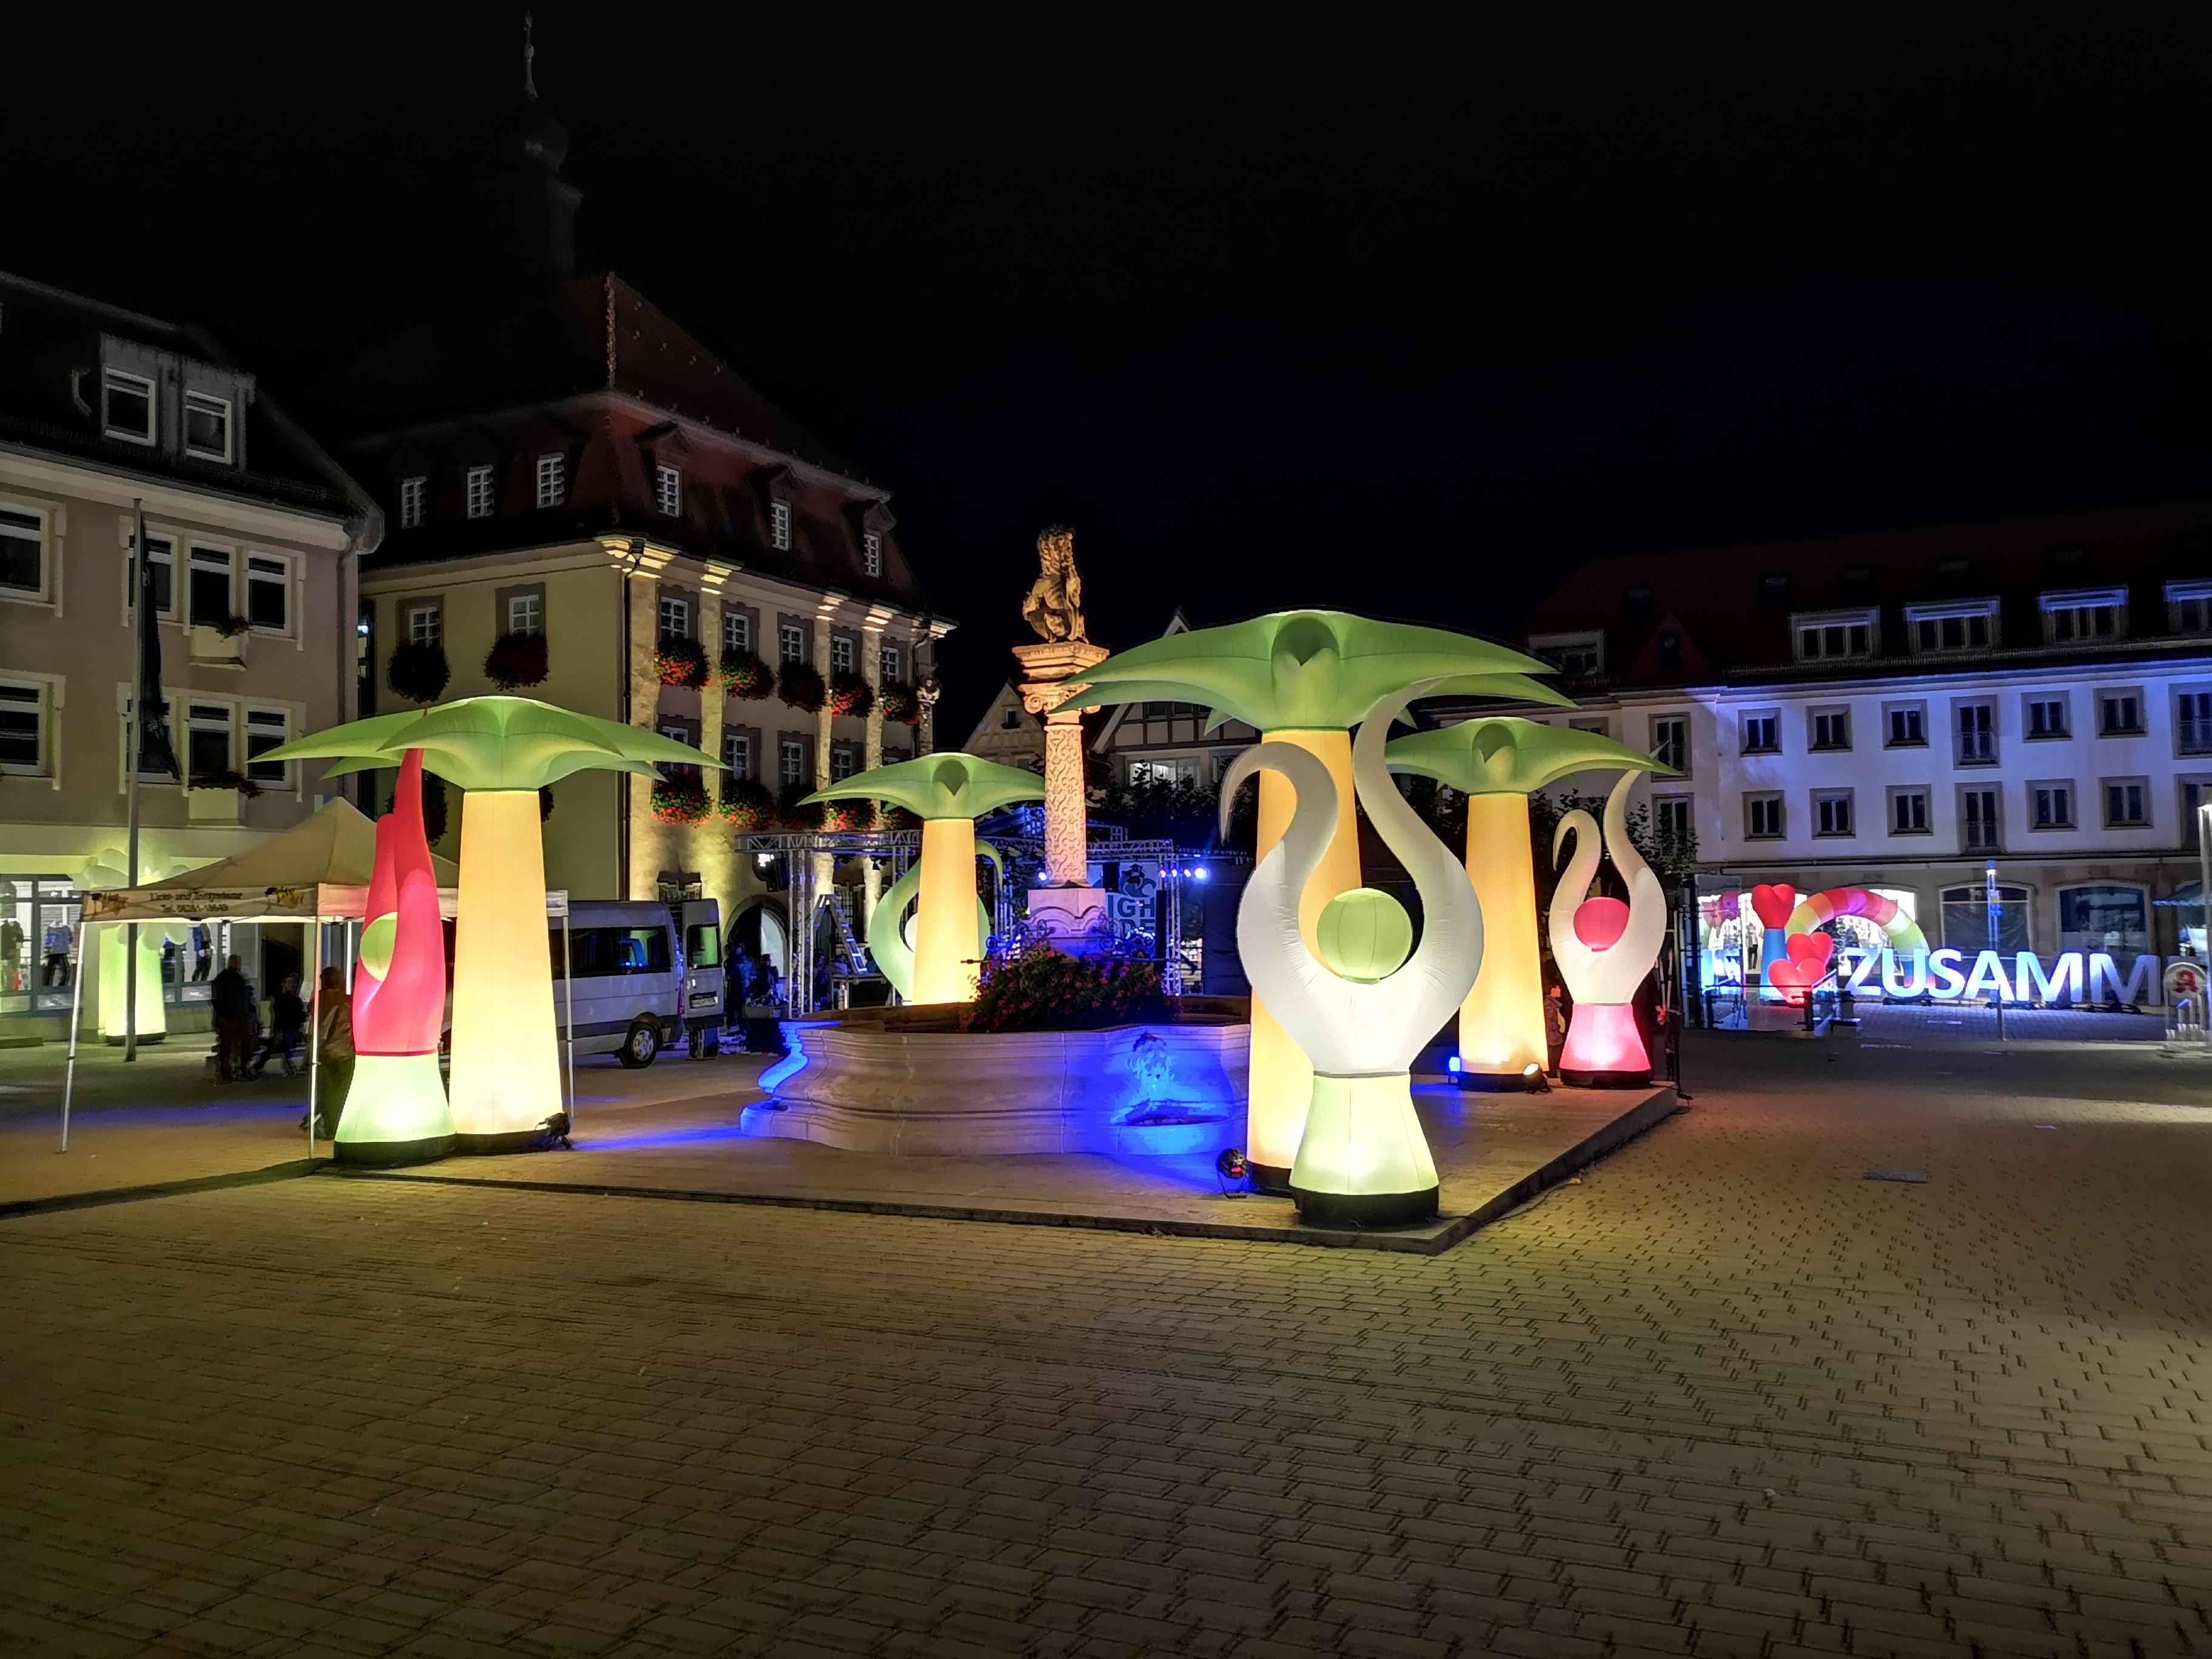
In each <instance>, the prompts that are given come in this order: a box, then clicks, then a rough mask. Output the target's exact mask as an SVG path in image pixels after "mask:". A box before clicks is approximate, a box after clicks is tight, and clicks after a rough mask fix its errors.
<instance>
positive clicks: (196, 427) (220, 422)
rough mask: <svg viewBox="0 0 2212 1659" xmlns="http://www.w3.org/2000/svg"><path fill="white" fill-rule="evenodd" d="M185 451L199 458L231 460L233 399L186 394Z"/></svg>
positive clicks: (203, 393) (199, 393)
mask: <svg viewBox="0 0 2212 1659" xmlns="http://www.w3.org/2000/svg"><path fill="white" fill-rule="evenodd" d="M185 454H187V455H190V456H191V457H192V458H193V459H196V460H202V461H225V462H228V460H229V459H230V399H229V398H217V397H214V396H212V395H210V393H208V392H186V393H185Z"/></svg>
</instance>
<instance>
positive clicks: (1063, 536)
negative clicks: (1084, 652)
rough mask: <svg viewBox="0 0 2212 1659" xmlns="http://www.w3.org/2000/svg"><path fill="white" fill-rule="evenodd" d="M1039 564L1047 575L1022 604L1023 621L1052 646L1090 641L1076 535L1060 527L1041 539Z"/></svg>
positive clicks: (1032, 589)
mask: <svg viewBox="0 0 2212 1659" xmlns="http://www.w3.org/2000/svg"><path fill="white" fill-rule="evenodd" d="M1037 562H1038V563H1039V564H1041V565H1042V566H1043V567H1044V568H1043V572H1042V574H1040V575H1039V576H1038V577H1037V579H1036V581H1034V582H1032V583H1031V584H1030V594H1029V598H1027V599H1024V600H1023V601H1022V620H1023V621H1024V622H1025V623H1028V624H1029V625H1030V627H1031V628H1032V629H1035V630H1036V636H1037V637H1038V638H1039V639H1041V640H1043V641H1047V642H1048V643H1049V644H1054V645H1057V644H1059V643H1060V641H1064V640H1088V639H1089V638H1090V635H1088V634H1086V633H1085V631H1084V627H1083V578H1082V577H1081V576H1080V575H1079V574H1076V569H1075V532H1073V530H1070V529H1069V528H1068V527H1067V526H1066V525H1059V524H1056V525H1054V526H1052V527H1051V528H1050V529H1049V530H1047V531H1046V532H1044V533H1043V534H1042V535H1041V536H1039V537H1038V538H1037Z"/></svg>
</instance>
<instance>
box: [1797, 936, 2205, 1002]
mask: <svg viewBox="0 0 2212 1659" xmlns="http://www.w3.org/2000/svg"><path fill="white" fill-rule="evenodd" d="M2159 963H2160V958H2158V957H2154V956H2150V955H2148V954H2146V955H2143V956H2139V957H2136V959H2135V960H2134V961H2133V962H2131V963H2129V964H2128V970H2127V972H2126V974H2125V975H2123V974H2122V973H2121V972H2120V968H2119V963H2118V962H2117V961H2115V960H2114V959H2113V957H2112V955H2111V953H2110V952H2108V951H2087V952H2084V951H2067V952H2066V954H2065V955H2063V956H2061V957H2053V958H2051V964H2050V966H2049V967H2048V968H2047V969H2046V968H2045V965H2044V962H2043V959H2042V958H2040V957H2036V956H2034V955H2033V954H2031V953H2030V952H2028V951H2015V952H2014V953H2013V956H2012V958H2011V963H2010V965H2009V967H2008V965H2007V963H2006V958H2005V957H2004V956H2003V955H2002V953H2001V952H1999V951H1981V952H1980V953H1979V954H1978V955H1977V956H1976V957H1974V959H1973V965H1972V967H1971V968H1969V967H1967V966H1966V952H1965V951H1954V950H1951V949H1948V947H1947V948H1946V949H1943V950H1941V951H1914V952H1913V953H1912V954H1911V957H1910V958H1908V959H1906V960H1905V961H1903V962H1902V963H1900V961H1899V957H1898V953H1897V952H1896V951H1864V950H1850V949H1845V950H1843V951H1838V952H1837V953H1836V976H1837V988H1838V989H1839V990H1843V991H1847V992H1849V993H1850V994H1852V995H1854V996H1881V997H1919V996H1927V997H1931V998H1933V999H1934V1000H1936V1001H1937V1002H1955V1001H1960V1000H1964V999H1966V998H1969V997H1996V999H1998V1000H2000V1001H2002V1002H2017V1003H2027V1002H2042V1003H2046V1004H2047V1003H2052V1002H2058V1001H2066V1002H2074V1003H2080V1002H2123V1003H2134V1004H2136V1006H2144V1005H2147V1004H2151V1003H2154V1002H2155V1001H2156V1000H2157V993H2158V992H2160V990H2161V989H2163V988H2165V987H2163V986H2161V984H2160V979H2159ZM2174 965H2175V966H2176V967H2180V966H2182V965H2184V964H2182V963H2175V964H2174ZM2169 977H2170V976H2169Z"/></svg>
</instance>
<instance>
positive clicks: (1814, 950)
mask: <svg viewBox="0 0 2212 1659" xmlns="http://www.w3.org/2000/svg"><path fill="white" fill-rule="evenodd" d="M1784 948H1785V949H1787V950H1788V951H1789V952H1790V961H1792V962H1794V963H1799V964H1800V965H1802V966H1803V967H1807V968H1810V969H1813V976H1814V978H1815V979H1818V978H1819V977H1820V975H1822V974H1825V973H1826V972H1827V971H1828V958H1829V957H1832V956H1833V955H1834V954H1835V953H1836V941H1835V939H1833V938H1832V936H1831V935H1829V934H1826V933H1792V934H1790V939H1789V942H1788V944H1787V945H1786V946H1785V947H1784Z"/></svg>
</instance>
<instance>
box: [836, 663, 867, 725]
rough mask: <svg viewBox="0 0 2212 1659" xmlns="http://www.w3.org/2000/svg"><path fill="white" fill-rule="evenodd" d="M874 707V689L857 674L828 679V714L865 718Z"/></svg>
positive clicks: (837, 675)
mask: <svg viewBox="0 0 2212 1659" xmlns="http://www.w3.org/2000/svg"><path fill="white" fill-rule="evenodd" d="M875 706H876V688H875V687H874V686H872V685H870V684H868V683H867V681H866V680H864V679H862V678H860V676H859V675H858V674H854V673H843V674H832V675H831V676H830V677H829V712H830V713H831V714H850V715H854V716H856V717H863V718H864V717H866V715H867V714H870V713H871V712H872V710H873V709H874V708H875Z"/></svg>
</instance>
